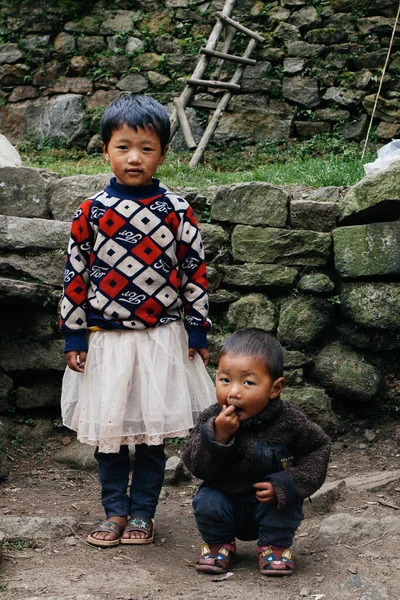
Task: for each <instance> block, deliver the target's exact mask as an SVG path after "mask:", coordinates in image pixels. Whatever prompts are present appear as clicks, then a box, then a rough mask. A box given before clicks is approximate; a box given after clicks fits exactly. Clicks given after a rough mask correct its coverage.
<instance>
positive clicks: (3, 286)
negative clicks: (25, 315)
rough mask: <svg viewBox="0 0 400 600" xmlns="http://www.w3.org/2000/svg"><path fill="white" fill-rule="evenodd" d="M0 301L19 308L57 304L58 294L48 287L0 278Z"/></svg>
mask: <svg viewBox="0 0 400 600" xmlns="http://www.w3.org/2000/svg"><path fill="white" fill-rule="evenodd" d="M0 299H1V300H2V301H3V303H4V301H6V302H8V303H13V304H14V303H15V304H17V305H20V306H24V305H26V306H31V305H39V306H47V304H53V305H55V304H57V302H58V300H59V294H57V293H56V292H54V290H53V288H52V287H50V286H48V285H41V284H39V283H31V282H28V281H18V280H17V279H10V278H7V277H0Z"/></svg>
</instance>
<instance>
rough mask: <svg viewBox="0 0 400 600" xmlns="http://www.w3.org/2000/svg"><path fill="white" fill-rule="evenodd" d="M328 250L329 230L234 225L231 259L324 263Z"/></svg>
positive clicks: (284, 263)
mask: <svg viewBox="0 0 400 600" xmlns="http://www.w3.org/2000/svg"><path fill="white" fill-rule="evenodd" d="M330 250H331V236H330V234H329V233H319V232H316V231H305V230H298V231H292V230H287V229H278V228H275V227H268V228H266V229H263V228H261V227H248V226H245V225H237V226H236V227H235V229H234V230H233V233H232V252H233V258H234V260H237V261H239V262H255V263H276V264H282V265H291V266H303V265H304V266H305V265H325V264H326V263H327V261H328V260H329V257H330Z"/></svg>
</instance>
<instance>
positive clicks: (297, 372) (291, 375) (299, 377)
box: [283, 369, 304, 387]
mask: <svg viewBox="0 0 400 600" xmlns="http://www.w3.org/2000/svg"><path fill="white" fill-rule="evenodd" d="M283 376H284V378H285V385H287V386H289V387H298V386H299V385H303V384H304V371H303V369H293V371H287V370H284V372H283Z"/></svg>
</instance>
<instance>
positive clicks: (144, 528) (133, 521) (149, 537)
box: [121, 517, 155, 544]
mask: <svg viewBox="0 0 400 600" xmlns="http://www.w3.org/2000/svg"><path fill="white" fill-rule="evenodd" d="M154 529H155V523H154V519H144V518H142V517H131V518H130V519H129V520H128V522H127V524H126V525H125V528H124V531H123V534H124V533H131V532H133V531H140V532H141V533H145V534H146V537H145V538H123V537H121V544H151V543H152V542H153V541H154Z"/></svg>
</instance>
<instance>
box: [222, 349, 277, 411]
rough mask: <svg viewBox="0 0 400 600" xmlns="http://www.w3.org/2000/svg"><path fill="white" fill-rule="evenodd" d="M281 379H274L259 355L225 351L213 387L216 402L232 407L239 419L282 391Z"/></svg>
mask: <svg viewBox="0 0 400 600" xmlns="http://www.w3.org/2000/svg"><path fill="white" fill-rule="evenodd" d="M284 383H285V380H284V378H283V377H279V379H276V380H275V381H274V380H273V379H272V378H271V375H270V373H269V370H268V369H267V367H266V366H265V364H264V362H263V360H262V359H260V358H258V357H248V356H236V355H229V354H225V355H223V356H221V358H220V360H219V363H218V370H217V375H216V381H215V385H216V391H217V400H218V404H219V405H220V406H221V407H222V406H224V405H225V406H231V405H233V406H234V407H235V412H236V414H237V416H238V418H239V421H245V420H246V419H250V418H251V417H254V416H255V415H257V414H258V413H260V412H261V411H262V410H263V409H264V408H265V407H266V406H267V404H268V402H269V401H270V400H271V399H272V398H276V397H277V396H279V394H280V393H281V391H282V388H283V385H284Z"/></svg>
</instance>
